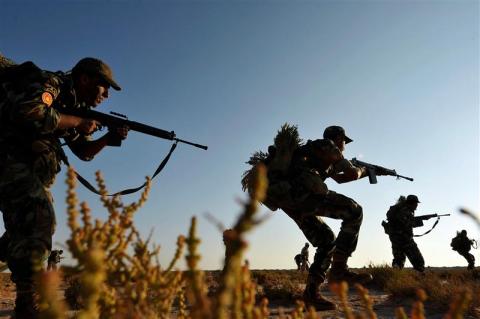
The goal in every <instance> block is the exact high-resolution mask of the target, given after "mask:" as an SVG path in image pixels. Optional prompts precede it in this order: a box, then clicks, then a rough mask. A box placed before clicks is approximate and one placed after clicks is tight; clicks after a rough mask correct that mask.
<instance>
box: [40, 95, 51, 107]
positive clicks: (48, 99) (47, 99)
mask: <svg viewBox="0 0 480 319" xmlns="http://www.w3.org/2000/svg"><path fill="white" fill-rule="evenodd" d="M42 102H43V103H45V104H46V105H47V106H51V105H52V103H53V96H52V94H51V93H49V92H43V93H42Z"/></svg>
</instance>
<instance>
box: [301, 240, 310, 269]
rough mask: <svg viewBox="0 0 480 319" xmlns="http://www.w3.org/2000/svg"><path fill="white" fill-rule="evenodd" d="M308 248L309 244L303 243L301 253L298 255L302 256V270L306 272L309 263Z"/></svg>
mask: <svg viewBox="0 0 480 319" xmlns="http://www.w3.org/2000/svg"><path fill="white" fill-rule="evenodd" d="M308 247H310V244H309V243H305V246H303V248H302V251H301V252H300V254H301V255H302V256H303V265H302V270H308V268H309V264H310V262H309V261H308V257H309V256H308Z"/></svg>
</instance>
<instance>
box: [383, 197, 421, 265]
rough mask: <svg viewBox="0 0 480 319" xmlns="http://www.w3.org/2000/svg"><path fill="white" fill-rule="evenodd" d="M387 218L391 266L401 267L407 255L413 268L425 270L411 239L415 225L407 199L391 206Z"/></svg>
mask: <svg viewBox="0 0 480 319" xmlns="http://www.w3.org/2000/svg"><path fill="white" fill-rule="evenodd" d="M410 196H412V195H409V197H410ZM415 198H416V196H415ZM417 202H418V199H417ZM387 220H388V226H387V229H388V236H389V237H390V241H391V243H392V254H393V261H392V267H395V268H400V269H402V268H403V267H404V265H405V260H406V257H408V260H410V263H411V264H412V265H413V268H415V269H416V270H418V271H420V272H423V271H424V270H425V261H424V259H423V256H422V253H421V252H420V250H419V249H418V246H417V244H416V243H415V241H414V240H413V228H414V227H415V226H416V225H415V222H414V210H412V209H411V208H409V206H408V204H407V200H400V201H399V202H398V203H397V204H395V205H394V206H391V207H390V209H389V210H388V212H387Z"/></svg>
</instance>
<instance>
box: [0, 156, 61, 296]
mask: <svg viewBox="0 0 480 319" xmlns="http://www.w3.org/2000/svg"><path fill="white" fill-rule="evenodd" d="M0 164H1V163H0ZM0 173H1V175H0V176H1V180H0V210H1V211H2V213H3V221H4V225H5V234H4V235H3V236H2V237H1V240H0V243H1V245H2V249H4V248H6V250H4V251H2V255H3V256H2V257H4V258H5V259H6V261H7V264H8V267H9V268H10V270H11V272H12V281H13V282H15V283H16V284H17V287H18V286H22V287H28V286H30V285H32V283H33V274H34V267H35V266H37V265H40V266H41V264H40V263H41V262H43V261H44V260H45V259H46V257H47V256H48V253H49V251H50V250H51V248H52V236H53V233H54V230H55V213H54V209H53V205H52V197H51V194H50V192H49V190H48V188H47V187H46V186H45V183H44V181H43V180H41V179H40V177H39V175H38V174H35V173H34V172H33V170H32V168H31V167H29V165H27V164H23V163H14V164H11V165H8V166H3V168H1V170H0Z"/></svg>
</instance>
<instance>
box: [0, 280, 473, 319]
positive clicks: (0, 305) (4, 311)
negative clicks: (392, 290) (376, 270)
mask: <svg viewBox="0 0 480 319" xmlns="http://www.w3.org/2000/svg"><path fill="white" fill-rule="evenodd" d="M65 288H66V287H65V284H62V285H61V286H60V287H59V289H58V298H59V299H63V292H64V289H65ZM323 290H324V295H325V296H326V297H328V298H329V299H331V300H333V301H335V302H336V303H337V305H338V306H339V308H340V301H339V300H338V298H337V297H336V296H334V295H333V293H331V292H330V291H329V289H328V288H327V287H324V288H323ZM369 295H370V297H371V299H372V301H373V304H374V310H375V312H376V313H377V316H378V318H379V319H383V318H385V319H387V318H388V319H389V318H395V308H397V307H404V309H405V311H406V313H407V314H408V315H410V312H411V306H412V300H403V301H394V300H391V299H390V298H389V296H388V295H387V294H385V293H384V292H382V291H375V290H370V291H369ZM14 300H15V286H14V285H13V284H12V283H11V282H10V280H9V274H8V273H0V319H7V318H9V316H10V315H11V314H12V310H13V307H14ZM349 303H350V305H351V306H352V308H353V310H354V312H360V311H362V309H363V307H364V306H363V303H362V301H361V300H360V297H359V296H358V294H357V293H356V290H355V289H351V290H350V292H349ZM294 305H295V303H294V301H293V300H292V301H290V302H289V301H282V302H278V301H277V302H275V301H273V302H271V303H270V311H271V318H276V317H278V316H279V315H280V314H281V313H282V312H283V313H285V314H288V313H290V312H291V311H292V310H293V308H294ZM425 312H426V316H427V318H431V319H440V318H443V317H444V313H438V312H436V311H435V310H434V309H430V308H429V307H428V304H426V305H425ZM68 315H69V317H72V318H74V313H73V312H69V314H68ZM319 315H321V317H322V318H343V317H344V316H343V312H342V311H341V309H339V310H335V311H322V312H319ZM173 317H175V315H173ZM466 318H467V319H471V318H480V316H469V317H466Z"/></svg>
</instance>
